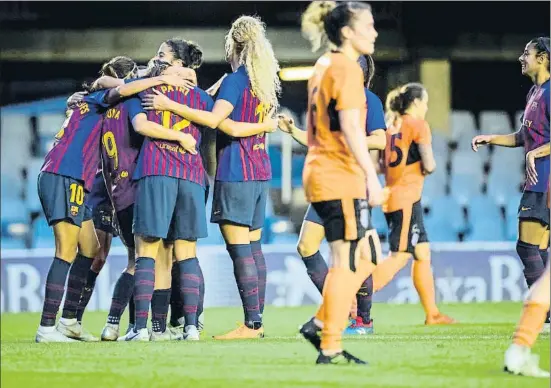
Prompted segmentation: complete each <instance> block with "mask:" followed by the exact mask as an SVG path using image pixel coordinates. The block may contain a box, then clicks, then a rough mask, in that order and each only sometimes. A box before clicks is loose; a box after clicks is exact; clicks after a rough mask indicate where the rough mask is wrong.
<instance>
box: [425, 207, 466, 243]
mask: <svg viewBox="0 0 551 388" xmlns="http://www.w3.org/2000/svg"><path fill="white" fill-rule="evenodd" d="M429 209H430V210H429V213H428V214H427V215H426V216H425V217H424V222H425V229H426V230H427V234H428V236H429V239H430V241H457V240H458V235H459V233H460V232H462V231H463V230H464V229H465V220H464V216H463V210H462V208H461V206H460V205H459V204H458V203H457V201H456V200H455V199H454V198H453V197H450V196H441V197H437V198H434V199H433V200H432V201H431V202H430V203H429Z"/></svg>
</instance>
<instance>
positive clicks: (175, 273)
mask: <svg viewBox="0 0 551 388" xmlns="http://www.w3.org/2000/svg"><path fill="white" fill-rule="evenodd" d="M183 316H184V302H183V301H182V295H181V294H180V266H179V265H178V263H174V264H173V265H172V281H171V284H170V325H171V326H173V327H175V326H179V325H180V323H179V322H178V319H180V318H182V317H183Z"/></svg>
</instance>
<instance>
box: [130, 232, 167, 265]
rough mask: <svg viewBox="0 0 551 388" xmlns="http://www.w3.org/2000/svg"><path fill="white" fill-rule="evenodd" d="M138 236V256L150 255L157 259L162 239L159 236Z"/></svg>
mask: <svg viewBox="0 0 551 388" xmlns="http://www.w3.org/2000/svg"><path fill="white" fill-rule="evenodd" d="M135 237H136V254H137V256H138V257H150V258H152V259H153V260H155V259H156V257H157V253H158V251H159V246H160V244H161V239H160V238H157V237H145V236H135Z"/></svg>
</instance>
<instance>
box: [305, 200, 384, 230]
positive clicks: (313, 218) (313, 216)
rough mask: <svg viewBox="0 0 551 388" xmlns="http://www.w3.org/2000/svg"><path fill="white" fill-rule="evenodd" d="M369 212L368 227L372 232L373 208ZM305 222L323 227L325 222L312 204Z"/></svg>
mask: <svg viewBox="0 0 551 388" xmlns="http://www.w3.org/2000/svg"><path fill="white" fill-rule="evenodd" d="M367 210H368V211H369V225H368V226H367V230H371V229H373V224H372V223H371V208H370V207H368V208H367ZM304 221H310V222H313V223H314V224H318V225H321V226H323V221H322V219H321V217H320V216H319V214H318V212H317V211H316V209H314V207H313V206H312V205H311V204H310V205H308V209H307V210H306V214H305V215H304Z"/></svg>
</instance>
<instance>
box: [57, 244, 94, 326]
mask: <svg viewBox="0 0 551 388" xmlns="http://www.w3.org/2000/svg"><path fill="white" fill-rule="evenodd" d="M93 260H94V259H92V258H89V257H86V256H83V255H81V254H80V253H79V254H77V257H76V259H75V261H73V264H72V265H71V269H70V271H69V279H68V281H67V295H65V303H64V305H63V313H62V314H61V316H62V317H63V318H67V319H71V318H76V317H77V309H78V303H79V302H80V297H81V295H82V291H83V289H84V286H85V284H86V275H87V274H88V271H89V270H90V267H91V266H92V262H93Z"/></svg>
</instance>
